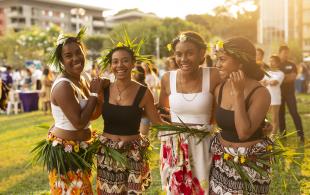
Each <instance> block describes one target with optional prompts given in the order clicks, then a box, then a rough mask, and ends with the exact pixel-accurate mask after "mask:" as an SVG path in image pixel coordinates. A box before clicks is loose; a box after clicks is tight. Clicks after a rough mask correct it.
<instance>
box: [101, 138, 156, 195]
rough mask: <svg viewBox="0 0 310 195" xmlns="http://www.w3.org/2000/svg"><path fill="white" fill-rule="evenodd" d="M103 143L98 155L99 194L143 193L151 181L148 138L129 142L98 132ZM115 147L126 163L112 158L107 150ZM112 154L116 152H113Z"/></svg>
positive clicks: (114, 149)
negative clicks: (114, 139) (107, 136)
mask: <svg viewBox="0 0 310 195" xmlns="http://www.w3.org/2000/svg"><path fill="white" fill-rule="evenodd" d="M99 140H100V142H101V145H102V147H101V148H100V149H99V152H98V157H97V192H98V194H99V195H104V194H113V195H122V194H124V195H125V194H126V195H127V194H142V192H144V191H145V190H146V189H147V188H149V187H150V185H151V172H150V167H149V162H148V154H149V150H150V142H149V140H148V139H147V138H142V137H140V138H139V139H136V140H133V141H130V142H126V143H124V142H119V141H113V140H111V139H108V138H106V137H104V136H103V135H101V136H99ZM111 149H112V150H113V151H117V152H118V154H120V155H122V157H124V158H125V159H126V165H124V164H122V163H120V162H119V161H117V160H116V158H114V159H113V157H112V156H113V154H112V152H110V154H108V153H107V150H111ZM114 156H115V152H114Z"/></svg>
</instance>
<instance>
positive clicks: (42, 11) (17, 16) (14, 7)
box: [0, 0, 107, 34]
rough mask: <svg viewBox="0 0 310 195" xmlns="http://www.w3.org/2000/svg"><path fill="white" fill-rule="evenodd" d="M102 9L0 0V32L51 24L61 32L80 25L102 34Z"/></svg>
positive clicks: (45, 0) (56, 1) (55, 1)
mask: <svg viewBox="0 0 310 195" xmlns="http://www.w3.org/2000/svg"><path fill="white" fill-rule="evenodd" d="M105 10H107V9H104V8H100V7H94V6H87V5H81V4H77V3H69V2H66V1H62V0H27V1H25V0H0V32H2V33H4V32H5V31H6V30H8V29H12V30H14V31H20V30H21V29H24V28H26V27H30V26H39V27H41V28H45V29H46V28H49V27H50V26H51V25H54V24H55V25H57V26H60V27H61V28H62V30H63V31H64V32H75V31H77V29H79V28H80V26H82V25H83V26H86V27H87V29H88V33H89V34H93V33H94V34H96V33H103V32H104V31H105V22H104V18H103V16H102V13H103V11H105Z"/></svg>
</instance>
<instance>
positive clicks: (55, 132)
mask: <svg viewBox="0 0 310 195" xmlns="http://www.w3.org/2000/svg"><path fill="white" fill-rule="evenodd" d="M82 34H83V31H82V30H81V31H80V33H79V34H78V36H76V37H74V36H59V38H58V41H57V47H56V49H55V51H54V52H53V55H52V57H51V63H52V64H53V65H55V66H56V68H57V69H58V70H60V71H61V74H60V75H59V77H58V78H57V79H56V80H55V82H54V83H53V86H52V88H51V109H52V115H53V118H54V120H55V124H54V126H53V127H52V128H51V129H50V131H49V134H48V139H47V140H44V141H42V142H41V143H42V144H43V146H42V145H39V146H38V147H36V149H35V151H38V150H39V158H40V159H43V161H44V162H45V165H46V166H47V169H48V171H49V184H50V190H51V193H52V194H74V193H77V194H87V195H88V194H93V192H92V186H91V183H90V174H91V173H90V171H91V165H92V160H93V159H92V158H93V155H92V154H88V149H89V145H90V144H91V142H90V139H91V131H90V128H89V121H90V119H91V117H92V114H93V112H94V110H95V107H96V105H97V103H98V95H97V94H98V93H100V91H101V89H102V87H103V82H102V81H100V79H94V80H92V81H91V83H90V88H88V87H87V86H86V84H85V83H84V82H82V80H81V73H82V71H83V69H84V65H85V49H84V47H83V44H82V42H81V38H82V37H81V36H82ZM42 148H43V150H41V149H42ZM40 150H41V153H40Z"/></svg>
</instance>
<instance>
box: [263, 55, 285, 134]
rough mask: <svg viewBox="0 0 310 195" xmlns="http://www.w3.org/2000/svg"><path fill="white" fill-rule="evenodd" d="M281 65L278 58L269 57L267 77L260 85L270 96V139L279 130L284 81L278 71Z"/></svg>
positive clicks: (280, 72)
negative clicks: (281, 87) (282, 84)
mask: <svg viewBox="0 0 310 195" xmlns="http://www.w3.org/2000/svg"><path fill="white" fill-rule="evenodd" d="M280 65H281V60H280V58H279V56H277V55H272V56H271V57H270V68H269V69H268V71H267V74H268V76H267V75H266V76H265V77H264V79H263V80H262V84H263V85H264V86H265V87H266V88H267V89H268V91H269V93H270V95H271V104H270V108H269V110H270V112H271V120H272V127H273V128H272V131H271V137H274V136H275V135H276V134H277V131H278V129H279V110H280V105H281V89H280V86H281V83H282V81H283V79H284V73H283V72H282V71H281V70H280V69H279V68H280Z"/></svg>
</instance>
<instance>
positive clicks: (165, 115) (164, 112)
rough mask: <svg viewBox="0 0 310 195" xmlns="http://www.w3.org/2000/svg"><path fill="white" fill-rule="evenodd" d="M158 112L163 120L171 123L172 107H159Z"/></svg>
mask: <svg viewBox="0 0 310 195" xmlns="http://www.w3.org/2000/svg"><path fill="white" fill-rule="evenodd" d="M157 110H158V113H159V116H160V118H162V120H164V121H166V122H168V123H171V115H170V109H169V108H165V107H159V106H158V107H157Z"/></svg>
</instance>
